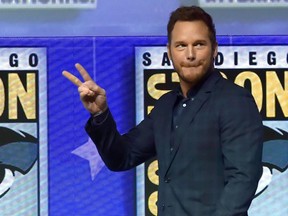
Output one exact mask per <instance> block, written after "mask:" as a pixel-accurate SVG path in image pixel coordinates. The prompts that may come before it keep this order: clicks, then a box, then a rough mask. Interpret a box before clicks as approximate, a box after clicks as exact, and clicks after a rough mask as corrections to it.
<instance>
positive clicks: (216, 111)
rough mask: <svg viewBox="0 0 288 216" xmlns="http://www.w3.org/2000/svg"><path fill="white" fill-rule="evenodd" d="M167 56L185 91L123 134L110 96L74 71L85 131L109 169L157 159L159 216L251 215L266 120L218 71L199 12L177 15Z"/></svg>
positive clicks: (211, 35)
mask: <svg viewBox="0 0 288 216" xmlns="http://www.w3.org/2000/svg"><path fill="white" fill-rule="evenodd" d="M167 30H168V45H167V48H168V54H169V57H170V59H171V61H172V62H173V65H174V68H175V70H176V72H177V73H178V76H179V79H180V86H179V89H175V90H173V91H171V92H169V93H167V94H165V95H164V96H162V97H161V98H160V99H159V100H158V101H157V103H156V105H155V107H154V109H153V110H152V111H151V113H150V114H149V115H148V116H147V117H146V118H145V119H144V120H143V121H142V122H141V123H140V124H139V125H137V126H136V127H134V128H133V129H131V130H130V131H129V132H128V133H126V134H123V135H120V134H119V132H118V131H117V129H116V124H115V122H114V120H113V117H112V115H111V113H110V111H109V108H108V105H107V102H106V93H105V90H104V89H102V88H101V87H100V86H98V85H97V84H95V82H94V81H93V80H92V79H91V78H90V76H89V75H88V73H87V72H86V71H85V69H84V68H83V67H82V66H81V65H80V64H76V68H77V69H78V71H79V72H80V74H81V75H82V77H83V79H84V81H85V82H84V83H82V82H81V81H80V80H79V79H77V78H76V77H75V76H73V75H72V74H70V73H69V72H67V71H64V72H63V75H64V76H65V77H67V78H68V79H69V80H71V81H72V82H73V83H74V84H76V85H77V86H79V88H78V90H79V94H80V99H81V101H82V103H83V105H84V107H85V108H86V109H87V110H88V111H89V112H90V113H91V118H90V119H89V120H88V122H87V125H86V131H87V133H88V134H89V136H90V137H91V139H92V140H93V141H94V142H95V145H96V146H97V148H98V151H99V154H100V155H101V157H102V159H103V161H104V162H105V164H106V165H107V167H108V168H110V169H111V170H114V171H121V170H127V169H131V168H133V167H135V166H137V165H139V164H141V163H143V162H145V161H146V160H148V159H150V158H152V157H154V156H157V159H158V163H159V172H158V174H159V192H158V194H159V195H158V196H159V197H158V203H157V205H158V215H159V216H161V215H165V216H168V215H169V216H185V215H193V216H220V215H221V216H236V215H237V216H238V215H247V210H248V208H249V206H250V203H251V201H252V199H253V196H254V193H255V191H256V188H257V183H258V180H259V178H260V177H261V173H262V165H261V155H262V136H263V131H262V130H263V128H262V121H261V117H260V115H259V112H258V110H257V107H256V104H255V102H254V100H253V97H252V96H251V94H250V93H249V92H248V91H246V90H245V89H243V88H241V87H239V86H236V85H235V84H233V83H230V82H229V81H227V80H225V79H224V78H222V77H221V75H220V73H219V72H218V71H216V70H214V67H213V60H214V58H215V56H216V54H217V47H218V45H217V41H216V32H215V27H214V24H213V21H212V18H211V17H210V15H209V14H207V13H206V12H205V11H204V10H202V9H201V8H199V7H195V6H192V7H181V8H178V9H177V10H175V11H174V12H173V13H172V14H171V16H170V20H169V23H168V26H167Z"/></svg>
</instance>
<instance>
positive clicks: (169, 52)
mask: <svg viewBox="0 0 288 216" xmlns="http://www.w3.org/2000/svg"><path fill="white" fill-rule="evenodd" d="M166 47H167V53H168V58H169V59H170V60H171V49H170V44H169V43H167V45H166Z"/></svg>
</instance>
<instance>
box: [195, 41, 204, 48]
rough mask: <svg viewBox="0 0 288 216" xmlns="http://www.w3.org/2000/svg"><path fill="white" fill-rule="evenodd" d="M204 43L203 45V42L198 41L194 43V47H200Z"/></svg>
mask: <svg viewBox="0 0 288 216" xmlns="http://www.w3.org/2000/svg"><path fill="white" fill-rule="evenodd" d="M204 45H205V44H204V43H202V42H199V43H197V44H195V47H197V48H202V47H203V46H204Z"/></svg>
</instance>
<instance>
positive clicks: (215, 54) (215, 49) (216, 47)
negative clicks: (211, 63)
mask: <svg viewBox="0 0 288 216" xmlns="http://www.w3.org/2000/svg"><path fill="white" fill-rule="evenodd" d="M217 53H218V43H217V41H216V43H215V46H214V53H213V57H214V59H215V58H216V56H217Z"/></svg>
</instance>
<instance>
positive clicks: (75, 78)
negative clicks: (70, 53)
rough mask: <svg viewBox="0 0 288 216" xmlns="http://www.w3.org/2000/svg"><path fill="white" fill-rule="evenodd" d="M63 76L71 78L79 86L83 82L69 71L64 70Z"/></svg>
mask: <svg viewBox="0 0 288 216" xmlns="http://www.w3.org/2000/svg"><path fill="white" fill-rule="evenodd" d="M62 74H63V76H65V77H66V78H67V79H68V80H70V81H71V82H72V83H73V84H74V85H76V86H77V87H79V86H80V85H81V84H82V82H81V81H80V80H79V79H78V78H77V77H76V76H74V75H73V74H71V73H70V72H68V71H63V72H62Z"/></svg>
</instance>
